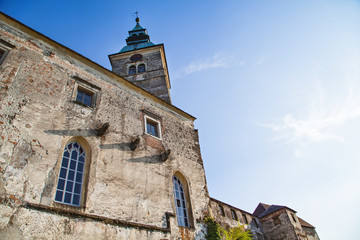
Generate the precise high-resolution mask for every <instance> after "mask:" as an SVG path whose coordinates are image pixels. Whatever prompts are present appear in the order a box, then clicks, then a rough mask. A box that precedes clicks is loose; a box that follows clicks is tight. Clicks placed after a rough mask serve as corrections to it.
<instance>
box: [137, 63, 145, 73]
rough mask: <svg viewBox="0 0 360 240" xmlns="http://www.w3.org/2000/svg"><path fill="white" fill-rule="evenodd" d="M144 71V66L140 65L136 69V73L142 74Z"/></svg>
mask: <svg viewBox="0 0 360 240" xmlns="http://www.w3.org/2000/svg"><path fill="white" fill-rule="evenodd" d="M145 71H146V68H145V64H140V65H139V67H138V73H143V72H145Z"/></svg>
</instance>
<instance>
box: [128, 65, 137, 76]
mask: <svg viewBox="0 0 360 240" xmlns="http://www.w3.org/2000/svg"><path fill="white" fill-rule="evenodd" d="M132 68H134V70H135V71H134V72H133V73H132V72H131V73H130V69H132ZM136 73H137V67H136V65H130V66H129V68H128V75H135V74H136Z"/></svg>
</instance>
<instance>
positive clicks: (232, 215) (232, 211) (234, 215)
mask: <svg viewBox="0 0 360 240" xmlns="http://www.w3.org/2000/svg"><path fill="white" fill-rule="evenodd" d="M231 217H232V218H233V219H234V220H236V221H237V220H238V218H237V215H236V212H235V210H233V209H231Z"/></svg>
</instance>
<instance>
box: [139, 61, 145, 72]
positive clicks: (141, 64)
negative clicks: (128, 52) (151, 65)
mask: <svg viewBox="0 0 360 240" xmlns="http://www.w3.org/2000/svg"><path fill="white" fill-rule="evenodd" d="M141 66H144V71H142V72H140V67H141ZM144 72H146V65H145V63H140V64H139V65H138V66H137V73H144Z"/></svg>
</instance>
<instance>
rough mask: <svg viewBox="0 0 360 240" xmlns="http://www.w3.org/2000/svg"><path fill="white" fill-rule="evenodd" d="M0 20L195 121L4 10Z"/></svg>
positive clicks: (193, 118) (178, 109) (174, 107)
mask: <svg viewBox="0 0 360 240" xmlns="http://www.w3.org/2000/svg"><path fill="white" fill-rule="evenodd" d="M0 21H2V22H4V23H6V24H8V25H10V26H11V27H13V28H16V29H18V30H21V31H23V32H24V33H26V34H28V35H31V36H33V37H36V38H38V39H39V40H42V41H44V42H45V43H47V44H49V45H51V46H53V47H55V48H58V49H61V50H62V51H64V52H65V53H67V54H68V55H69V56H70V57H72V58H74V59H76V60H78V61H80V62H82V63H84V64H86V65H87V66H89V67H91V68H94V69H95V70H97V71H99V72H101V73H102V74H104V75H106V76H108V77H109V78H111V79H113V80H114V81H117V82H119V83H122V84H124V85H125V86H127V87H129V88H130V89H132V90H134V91H136V92H138V93H140V94H142V95H143V96H146V97H149V98H151V99H152V100H153V101H154V102H156V103H159V104H161V105H163V106H164V107H166V108H168V109H170V110H172V111H174V112H176V113H178V114H179V115H181V116H183V117H185V118H187V119H189V120H192V121H195V119H196V117H194V116H192V115H190V114H189V113H187V112H184V111H183V110H181V109H180V108H178V107H176V106H174V105H172V104H170V103H167V102H165V101H164V100H162V99H160V98H158V97H156V96H155V95H153V94H151V93H149V92H147V91H145V90H144V89H142V88H141V87H138V86H136V85H135V84H133V83H131V82H129V81H127V80H125V79H124V78H122V77H120V76H119V75H116V74H115V73H113V72H112V71H110V70H109V69H106V68H105V67H103V66H101V65H100V64H98V63H96V62H94V61H92V60H90V59H89V58H87V57H85V56H83V55H81V54H80V53H78V52H76V51H74V50H72V49H70V48H68V47H66V46H64V45H62V44H60V43H58V42H56V41H55V40H53V39H51V38H49V37H47V36H45V35H44V34H42V33H40V32H38V31H36V30H34V29H32V28H31V27H29V26H27V25H25V24H23V23H21V22H19V21H18V20H16V19H14V18H12V17H10V16H9V15H7V14H5V13H4V12H1V11H0ZM151 47H152V46H151Z"/></svg>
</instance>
